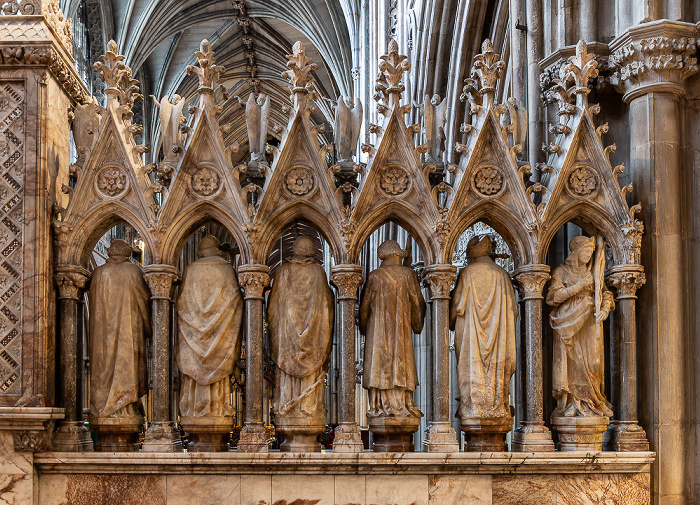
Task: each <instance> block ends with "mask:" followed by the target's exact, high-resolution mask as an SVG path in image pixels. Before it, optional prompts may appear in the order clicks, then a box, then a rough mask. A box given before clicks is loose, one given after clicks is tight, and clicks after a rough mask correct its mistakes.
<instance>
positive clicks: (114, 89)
mask: <svg viewBox="0 0 700 505" xmlns="http://www.w3.org/2000/svg"><path fill="white" fill-rule="evenodd" d="M100 60H102V61H98V62H95V64H94V65H93V68H94V69H95V70H97V71H99V72H100V79H102V80H103V81H104V82H105V84H106V85H107V88H106V89H105V94H106V95H107V104H106V108H107V109H114V108H117V102H118V104H119V108H120V109H121V112H122V115H123V117H126V118H130V117H131V116H133V115H134V113H133V112H132V107H133V106H134V102H135V101H136V100H143V95H141V94H140V93H139V86H138V85H139V81H138V80H137V79H133V78H132V70H131V67H129V66H128V65H127V64H126V63H124V56H123V55H121V54H119V48H118V47H117V43H116V42H115V41H114V40H110V41H109V42H108V43H107V51H106V52H105V54H104V55H102V56H100ZM114 98H116V99H117V102H115V100H114Z"/></svg>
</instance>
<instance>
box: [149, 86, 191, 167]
mask: <svg viewBox="0 0 700 505" xmlns="http://www.w3.org/2000/svg"><path fill="white" fill-rule="evenodd" d="M151 98H152V99H153V101H154V102H155V104H156V105H157V106H158V108H159V109H160V113H159V118H160V132H161V133H160V135H161V138H162V143H163V154H164V156H165V159H164V160H163V161H162V162H161V163H166V164H168V165H170V166H172V167H173V168H175V166H176V165H177V161H178V159H179V157H180V152H181V151H182V145H183V143H184V139H183V137H184V135H183V134H182V132H181V131H180V125H181V124H182V123H184V122H185V117H184V116H183V115H182V109H183V107H184V106H185V100H183V98H182V97H181V96H180V95H177V94H175V95H173V98H172V102H171V101H170V99H169V98H168V95H165V96H163V98H161V99H160V102H159V101H158V100H157V99H156V97H155V96H153V95H151Z"/></svg>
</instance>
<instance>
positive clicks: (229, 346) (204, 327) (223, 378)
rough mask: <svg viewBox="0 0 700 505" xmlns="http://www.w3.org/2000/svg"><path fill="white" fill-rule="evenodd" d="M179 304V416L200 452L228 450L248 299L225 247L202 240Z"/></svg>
mask: <svg viewBox="0 0 700 505" xmlns="http://www.w3.org/2000/svg"><path fill="white" fill-rule="evenodd" d="M197 256H198V259H197V260H196V261H195V262H193V263H191V264H190V265H188V266H187V268H185V272H184V274H183V278H182V286H181V288H180V295H179V297H178V300H177V322H178V352H177V365H178V367H179V368H180V371H181V372H182V385H181V390H180V416H181V422H182V425H183V427H184V428H185V430H187V431H189V432H190V435H191V437H192V439H193V444H194V448H195V449H199V450H214V451H216V450H226V441H225V439H226V438H227V437H228V433H229V430H230V429H231V426H232V421H233V419H232V416H233V414H234V412H233V407H232V405H231V374H232V373H233V370H234V367H235V365H236V363H237V362H238V359H239V358H240V353H241V340H242V339H241V319H242V316H243V297H242V296H241V292H240V289H239V287H238V282H237V280H236V273H235V271H234V269H233V267H232V266H231V265H230V264H229V263H228V262H227V261H226V260H225V259H224V258H223V257H222V256H223V253H222V251H221V243H220V242H219V240H218V239H217V238H216V237H214V236H212V235H207V236H205V237H204V238H202V240H201V242H200V243H199V246H198V248H197Z"/></svg>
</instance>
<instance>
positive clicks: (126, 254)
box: [107, 239, 134, 258]
mask: <svg viewBox="0 0 700 505" xmlns="http://www.w3.org/2000/svg"><path fill="white" fill-rule="evenodd" d="M133 252H134V250H133V249H132V248H131V246H130V245H129V243H128V242H127V241H126V240H122V239H117V240H115V241H114V242H112V244H111V245H110V246H109V249H107V256H109V257H110V258H115V257H121V258H130V257H131V255H132V254H133Z"/></svg>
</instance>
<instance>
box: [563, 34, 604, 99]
mask: <svg viewBox="0 0 700 505" xmlns="http://www.w3.org/2000/svg"><path fill="white" fill-rule="evenodd" d="M597 67H598V62H597V61H596V60H595V54H593V53H590V54H589V53H588V46H587V45H586V43H585V42H584V41H583V40H579V42H578V44H576V54H575V55H574V56H570V57H569V63H567V64H565V65H564V66H563V67H562V68H561V70H559V76H560V82H561V84H562V85H563V86H564V87H565V88H566V89H567V91H568V95H569V96H571V95H572V94H575V95H576V97H577V104H576V105H577V106H578V107H579V108H581V109H583V108H585V107H586V106H587V105H588V98H587V95H588V93H590V89H588V81H589V80H590V79H591V78H593V77H596V76H597V75H598V68H597ZM572 86H573V89H572Z"/></svg>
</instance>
